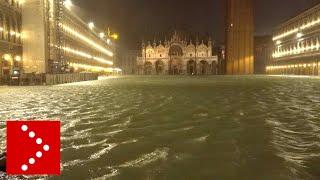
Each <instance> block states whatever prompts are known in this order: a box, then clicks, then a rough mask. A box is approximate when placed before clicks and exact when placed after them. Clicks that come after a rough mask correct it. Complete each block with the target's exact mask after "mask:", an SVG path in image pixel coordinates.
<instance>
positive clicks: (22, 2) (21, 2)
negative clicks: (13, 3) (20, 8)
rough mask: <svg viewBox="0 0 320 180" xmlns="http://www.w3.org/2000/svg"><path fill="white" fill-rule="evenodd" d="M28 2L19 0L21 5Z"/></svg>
mask: <svg viewBox="0 0 320 180" xmlns="http://www.w3.org/2000/svg"><path fill="white" fill-rule="evenodd" d="M25 2H26V1H25V0H19V1H18V3H19V4H24V3H25Z"/></svg>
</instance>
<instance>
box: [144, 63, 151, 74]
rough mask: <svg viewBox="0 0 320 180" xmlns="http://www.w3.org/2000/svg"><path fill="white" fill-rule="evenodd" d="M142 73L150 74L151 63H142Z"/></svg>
mask: <svg viewBox="0 0 320 180" xmlns="http://www.w3.org/2000/svg"><path fill="white" fill-rule="evenodd" d="M144 74H145V75H151V74H152V63H151V62H146V63H145V64H144Z"/></svg>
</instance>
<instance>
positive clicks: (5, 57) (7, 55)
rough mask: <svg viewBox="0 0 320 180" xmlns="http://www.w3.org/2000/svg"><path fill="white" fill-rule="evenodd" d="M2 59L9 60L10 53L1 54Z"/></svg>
mask: <svg viewBox="0 0 320 180" xmlns="http://www.w3.org/2000/svg"><path fill="white" fill-rule="evenodd" d="M3 59H4V60H6V61H9V60H11V55H10V54H5V55H3Z"/></svg>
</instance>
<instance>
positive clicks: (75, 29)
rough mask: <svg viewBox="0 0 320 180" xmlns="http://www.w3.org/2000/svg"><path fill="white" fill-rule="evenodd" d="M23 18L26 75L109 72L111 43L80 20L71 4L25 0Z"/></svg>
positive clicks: (63, 1)
mask: <svg viewBox="0 0 320 180" xmlns="http://www.w3.org/2000/svg"><path fill="white" fill-rule="evenodd" d="M22 16H23V22H22V24H23V26H22V27H23V28H22V29H23V36H24V38H23V69H24V72H25V73H37V74H61V73H62V74H63V73H72V72H106V71H110V70H111V71H112V67H113V58H114V46H113V42H112V41H111V40H110V39H109V38H108V37H106V33H105V34H104V33H103V31H102V30H98V29H97V28H96V27H94V25H93V24H92V23H91V24H88V23H89V22H85V21H83V20H82V19H80V18H79V17H78V16H77V15H76V13H75V12H74V9H73V8H72V4H71V1H65V0H26V1H25V3H24V5H23V11H22Z"/></svg>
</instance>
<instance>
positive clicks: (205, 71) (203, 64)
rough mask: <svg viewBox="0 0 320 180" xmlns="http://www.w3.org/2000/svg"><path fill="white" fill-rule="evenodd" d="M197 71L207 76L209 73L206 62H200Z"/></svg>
mask: <svg viewBox="0 0 320 180" xmlns="http://www.w3.org/2000/svg"><path fill="white" fill-rule="evenodd" d="M199 66H200V67H199V70H200V72H199V73H200V74H201V75H208V74H209V72H210V67H209V63H208V62H207V61H200V64H199Z"/></svg>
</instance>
